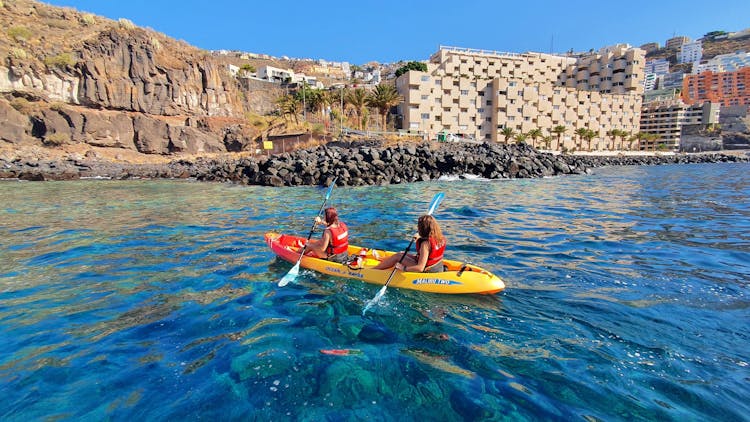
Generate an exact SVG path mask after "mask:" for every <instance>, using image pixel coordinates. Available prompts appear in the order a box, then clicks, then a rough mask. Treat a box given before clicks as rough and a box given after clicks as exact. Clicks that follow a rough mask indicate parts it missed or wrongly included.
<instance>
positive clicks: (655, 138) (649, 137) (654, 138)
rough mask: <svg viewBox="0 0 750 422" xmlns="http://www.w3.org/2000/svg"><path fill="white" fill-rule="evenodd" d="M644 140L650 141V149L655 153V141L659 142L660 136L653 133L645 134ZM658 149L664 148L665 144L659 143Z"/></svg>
mask: <svg viewBox="0 0 750 422" xmlns="http://www.w3.org/2000/svg"><path fill="white" fill-rule="evenodd" d="M646 140H648V141H651V145H652V149H653V150H654V151H656V149H657V145H656V141H658V140H661V136H659V135H657V134H655V133H647V134H646ZM658 147H659V148H666V144H664V142H661V143H659V145H658Z"/></svg>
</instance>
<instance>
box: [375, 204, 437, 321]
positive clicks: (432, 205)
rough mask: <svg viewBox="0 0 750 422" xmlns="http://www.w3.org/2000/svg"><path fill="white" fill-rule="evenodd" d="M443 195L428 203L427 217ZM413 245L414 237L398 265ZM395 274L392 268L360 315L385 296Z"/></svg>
mask: <svg viewBox="0 0 750 422" xmlns="http://www.w3.org/2000/svg"><path fill="white" fill-rule="evenodd" d="M444 196H445V194H444V193H443V192H439V193H436V194H435V196H434V197H433V198H432V202H430V208H429V209H428V210H427V215H432V213H433V212H435V210H436V209H437V207H438V205H440V201H442V200H443V197H444ZM413 243H414V237H412V238H411V241H410V242H409V246H407V247H406V249H404V253H403V254H401V259H399V260H398V264H400V263H401V261H403V260H404V257H405V256H406V254H407V253H408V252H409V249H411V245H412V244H413ZM394 274H396V266H395V265H394V266H393V271H391V275H389V276H388V280H386V282H385V285H383V287H382V288H381V289H380V290H379V291H378V294H376V295H375V297H374V298H372V299H370V300H369V301H368V302H367V304H366V305H365V309H363V310H362V315H364V314H365V312H367V310H368V309H370V308H371V307H372V306H373V305H375V304H376V303H378V301H379V300H380V298H382V297H383V296H384V295H385V290H386V289H387V288H388V284H390V283H391V280H392V279H393V275H394Z"/></svg>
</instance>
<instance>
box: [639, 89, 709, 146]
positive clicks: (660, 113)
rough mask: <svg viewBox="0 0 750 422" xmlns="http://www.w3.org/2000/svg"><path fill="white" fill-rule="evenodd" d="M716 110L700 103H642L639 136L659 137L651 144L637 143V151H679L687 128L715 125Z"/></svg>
mask: <svg viewBox="0 0 750 422" xmlns="http://www.w3.org/2000/svg"><path fill="white" fill-rule="evenodd" d="M719 110H720V106H719V104H716V103H711V102H708V101H707V102H704V103H701V104H693V105H688V104H685V103H684V102H683V101H682V100H680V99H666V100H658V101H652V102H649V103H646V104H644V105H643V109H642V113H641V132H643V133H650V134H655V135H658V136H659V139H657V140H654V141H641V143H640V149H641V150H656V149H658V148H659V146H660V145H661V146H662V148H666V149H667V150H670V151H678V150H679V149H680V141H681V139H682V137H683V136H684V135H685V133H686V132H687V130H688V128H691V127H695V126H699V127H707V126H708V125H711V124H717V123H719Z"/></svg>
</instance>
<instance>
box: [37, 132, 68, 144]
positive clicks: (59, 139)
mask: <svg viewBox="0 0 750 422" xmlns="http://www.w3.org/2000/svg"><path fill="white" fill-rule="evenodd" d="M42 142H43V143H44V145H49V146H60V145H63V144H66V143H68V142H70V135H67V134H64V133H59V132H58V133H53V134H51V135H47V136H45V137H44V141H42Z"/></svg>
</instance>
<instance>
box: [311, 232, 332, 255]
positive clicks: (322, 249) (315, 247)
mask: <svg viewBox="0 0 750 422" xmlns="http://www.w3.org/2000/svg"><path fill="white" fill-rule="evenodd" d="M330 241H331V231H330V230H328V229H326V230H324V231H323V236H322V237H321V238H320V239H318V240H311V241H310V243H308V244H307V249H308V250H310V251H313V252H314V253H315V255H316V256H317V257H318V258H325V257H326V256H328V253H327V252H326V248H327V247H328V243H330Z"/></svg>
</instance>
